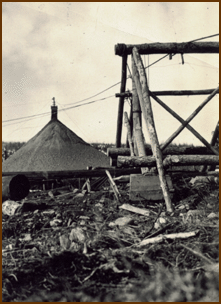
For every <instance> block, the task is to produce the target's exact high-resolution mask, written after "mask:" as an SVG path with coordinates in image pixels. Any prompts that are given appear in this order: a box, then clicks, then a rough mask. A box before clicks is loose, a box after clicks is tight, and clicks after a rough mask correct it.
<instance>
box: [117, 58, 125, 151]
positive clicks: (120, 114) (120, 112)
mask: <svg viewBox="0 0 221 304" xmlns="http://www.w3.org/2000/svg"><path fill="white" fill-rule="evenodd" d="M126 80H127V55H125V56H123V57H122V74H121V87H120V93H124V92H125V87H126ZM123 111H124V96H121V97H120V100H119V105H118V117H117V135H116V148H119V147H120V146H121V133H122V121H123Z"/></svg>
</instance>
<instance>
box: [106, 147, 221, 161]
mask: <svg viewBox="0 0 221 304" xmlns="http://www.w3.org/2000/svg"><path fill="white" fill-rule="evenodd" d="M145 151H146V155H147V156H150V155H152V154H153V153H152V150H151V148H150V147H145ZM217 151H218V148H217ZM162 153H163V155H180V154H183V155H198V154H199V155H214V153H213V152H212V151H211V150H210V149H208V148H206V147H200V146H199V147H188V146H187V147H172V146H171V147H170V146H169V147H167V148H166V149H165V150H164V151H163V152H162ZM120 155H121V156H130V149H129V148H108V149H107V156H109V157H111V158H114V159H116V158H117V157H118V156H120Z"/></svg>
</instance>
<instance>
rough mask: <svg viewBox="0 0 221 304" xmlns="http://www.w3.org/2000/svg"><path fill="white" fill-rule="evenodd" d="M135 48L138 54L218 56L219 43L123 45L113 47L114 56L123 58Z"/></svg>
mask: <svg viewBox="0 0 221 304" xmlns="http://www.w3.org/2000/svg"><path fill="white" fill-rule="evenodd" d="M134 47H136V48H137V49H138V51H139V54H143V55H147V54H177V53H180V54H184V53H189V54H194V53H195V54H196V53H198V54H200V53H208V54H214V53H215V54H218V53H219V42H212V41H210V42H182V43H176V42H170V43H144V44H127V45H126V44H123V43H118V44H116V45H115V55H118V56H125V55H131V54H132V49H133V48H134Z"/></svg>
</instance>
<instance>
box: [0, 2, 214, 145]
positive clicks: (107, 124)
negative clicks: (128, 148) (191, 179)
mask: <svg viewBox="0 0 221 304" xmlns="http://www.w3.org/2000/svg"><path fill="white" fill-rule="evenodd" d="M218 33H219V3H218V2H3V3H2V140H3V141H7V142H9V141H21V142H26V141H28V140H29V139H31V138H32V137H33V136H34V135H36V134H37V132H39V131H40V130H41V129H42V128H43V127H44V126H45V125H46V124H47V123H48V122H49V120H50V118H51V113H50V112H51V105H52V98H53V97H55V101H56V105H57V106H58V119H59V120H60V121H61V122H62V123H64V124H65V125H66V126H67V127H68V128H70V129H71V130H72V131H73V132H75V133H76V134H77V135H78V136H80V137H81V138H82V139H84V140H85V141H86V142H88V143H93V142H98V143H112V144H115V142H116V129H117V113H118V102H119V98H116V97H115V94H116V93H119V92H120V81H121V65H122V58H121V57H120V56H117V55H115V52H114V47H115V45H116V44H118V43H125V44H143V43H154V42H161V43H165V42H187V41H191V40H194V39H198V38H203V37H206V36H210V35H215V34H218ZM202 41H219V36H216V37H212V38H208V39H204V40H202ZM162 56H163V55H145V56H142V60H143V63H144V66H145V67H146V66H147V65H148V64H151V63H153V62H155V61H156V60H157V59H160V58H161V57H162ZM184 62H185V63H184V64H183V65H182V61H181V56H180V55H179V54H177V55H176V56H174V57H173V59H172V60H169V59H168V57H166V58H165V59H163V60H161V61H159V62H158V63H156V64H154V65H152V66H151V67H150V68H147V69H146V74H147V78H148V84H149V89H150V90H153V91H161V90H193V89H195V90H199V89H213V88H214V89H215V88H217V87H218V86H219V72H218V67H219V55H218V54H184ZM128 66H129V68H130V70H131V56H128ZM128 74H129V73H128ZM110 87H111V88H110ZM131 88H132V84H131V79H127V83H126V90H131ZM101 92H102V93H101ZM206 97H207V96H206V95H201V96H183V97H180V96H176V97H172V96H160V98H161V100H162V101H164V102H165V103H166V104H167V105H168V106H169V107H171V108H172V109H173V110H174V111H175V112H177V114H179V115H180V116H181V117H182V118H183V119H186V118H187V117H188V116H189V115H190V114H191V113H192V112H193V111H194V110H195V109H196V108H197V107H198V106H199V105H200V104H201V103H202V102H203V101H204V100H205V99H206ZM151 103H152V109H153V114H154V121H155V126H156V131H157V135H158V139H159V142H160V143H163V142H164V141H166V139H167V138H168V137H170V136H171V134H172V133H174V132H175V130H176V129H177V128H178V127H179V126H180V123H179V122H178V121H177V120H176V119H175V118H173V117H172V116H171V115H170V114H169V113H168V112H166V111H165V110H164V109H163V108H162V107H161V106H159V105H158V104H157V103H156V102H155V101H154V100H152V99H151ZM83 104H86V105H83ZM76 106H77V107H76ZM69 108H70V109H69ZM124 111H127V112H128V115H129V111H130V105H129V101H128V100H125V105H124ZM29 116H31V117H29ZM23 117H26V118H25V119H21V118H23ZM27 117H28V118H27ZM218 119H219V94H217V95H216V96H215V97H214V98H213V99H212V100H211V101H210V102H209V103H208V104H207V105H206V106H205V107H204V108H203V110H202V111H201V112H200V113H199V114H198V115H197V116H196V118H194V120H193V121H192V122H191V123H190V125H191V126H192V127H194V128H195V129H196V130H197V131H198V132H199V133H200V134H201V135H202V136H203V137H204V138H205V139H206V140H207V141H210V140H211V136H212V135H211V132H212V131H213V130H214V129H215V126H216V124H217V121H218ZM143 132H144V137H145V141H146V142H147V143H149V137H148V133H147V130H146V126H145V124H144V123H143ZM121 141H122V143H125V142H126V127H125V125H124V124H123V126H122V138H121ZM173 142H174V143H177V144H182V143H187V144H194V145H202V144H201V142H200V141H199V140H198V139H197V138H196V137H195V136H194V135H193V134H192V133H190V132H189V131H188V130H186V129H185V130H183V131H182V133H181V134H180V135H179V136H178V137H177V138H176V139H175V140H174V141H173Z"/></svg>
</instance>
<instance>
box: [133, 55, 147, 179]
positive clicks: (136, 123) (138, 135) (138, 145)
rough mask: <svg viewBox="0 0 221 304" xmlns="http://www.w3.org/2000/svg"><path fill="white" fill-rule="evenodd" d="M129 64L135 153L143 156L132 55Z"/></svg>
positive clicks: (134, 67) (144, 169)
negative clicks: (130, 69) (130, 66)
mask: <svg viewBox="0 0 221 304" xmlns="http://www.w3.org/2000/svg"><path fill="white" fill-rule="evenodd" d="M131 65H132V92H133V99H132V107H133V126H134V132H133V133H134V144H135V147H136V149H137V151H136V154H137V155H139V156H145V155H146V151H145V146H144V136H143V132H142V125H141V108H140V102H139V97H138V94H137V89H136V85H135V82H134V80H133V79H134V76H135V74H136V77H137V78H139V74H138V71H137V68H136V65H135V62H134V59H133V56H131ZM148 171H149V169H148V168H141V172H142V174H144V173H146V172H148Z"/></svg>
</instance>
